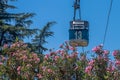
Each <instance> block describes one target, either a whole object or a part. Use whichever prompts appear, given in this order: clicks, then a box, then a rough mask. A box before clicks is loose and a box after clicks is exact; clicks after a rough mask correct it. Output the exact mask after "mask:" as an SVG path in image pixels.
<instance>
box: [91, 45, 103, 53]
mask: <svg viewBox="0 0 120 80" xmlns="http://www.w3.org/2000/svg"><path fill="white" fill-rule="evenodd" d="M100 50H101V47H99V46H96V47H94V48H93V49H92V51H93V52H98V51H100Z"/></svg>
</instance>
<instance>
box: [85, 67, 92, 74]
mask: <svg viewBox="0 0 120 80" xmlns="http://www.w3.org/2000/svg"><path fill="white" fill-rule="evenodd" d="M91 70H92V66H87V67H86V68H85V72H86V73H87V74H89V75H90V73H91Z"/></svg>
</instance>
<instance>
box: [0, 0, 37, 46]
mask: <svg viewBox="0 0 120 80" xmlns="http://www.w3.org/2000/svg"><path fill="white" fill-rule="evenodd" d="M10 1H15V0H10ZM7 9H16V7H15V6H13V5H9V4H8V0H1V1H0V46H2V45H3V44H4V43H11V42H14V41H15V39H16V38H18V39H20V40H23V39H24V37H29V36H31V35H32V34H34V33H35V32H36V30H37V29H30V28H29V26H30V25H31V24H32V20H29V18H31V17H33V16H34V13H11V12H8V11H7Z"/></svg>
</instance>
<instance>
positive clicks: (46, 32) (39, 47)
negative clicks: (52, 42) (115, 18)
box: [32, 22, 56, 54]
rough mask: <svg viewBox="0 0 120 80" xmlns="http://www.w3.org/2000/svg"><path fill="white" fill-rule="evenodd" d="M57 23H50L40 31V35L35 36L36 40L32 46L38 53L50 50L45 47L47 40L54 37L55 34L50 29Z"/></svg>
mask: <svg viewBox="0 0 120 80" xmlns="http://www.w3.org/2000/svg"><path fill="white" fill-rule="evenodd" d="M55 23H56V22H48V23H47V24H46V25H45V26H44V27H43V28H42V29H40V30H39V32H38V34H37V35H35V38H34V39H33V40H32V42H33V43H32V45H33V47H34V49H35V51H36V52H37V53H41V54H42V53H43V51H46V50H48V49H47V48H46V47H44V46H43V45H44V44H45V43H48V42H47V41H46V38H48V37H50V36H53V35H54V32H52V31H50V28H51V27H52V25H54V24H55Z"/></svg>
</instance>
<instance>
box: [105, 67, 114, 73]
mask: <svg viewBox="0 0 120 80" xmlns="http://www.w3.org/2000/svg"><path fill="white" fill-rule="evenodd" d="M106 70H107V71H108V72H113V71H114V70H115V68H114V67H113V66H111V67H108V68H107V69H106Z"/></svg>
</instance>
